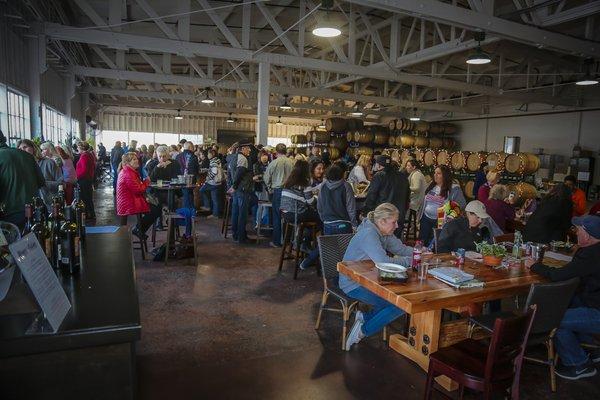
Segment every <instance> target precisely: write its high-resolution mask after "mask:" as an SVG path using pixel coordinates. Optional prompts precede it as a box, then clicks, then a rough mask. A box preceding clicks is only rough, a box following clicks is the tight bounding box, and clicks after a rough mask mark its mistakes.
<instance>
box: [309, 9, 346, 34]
mask: <svg viewBox="0 0 600 400" xmlns="http://www.w3.org/2000/svg"><path fill="white" fill-rule="evenodd" d="M321 5H322V6H323V8H324V9H325V16H324V17H323V18H321V19H320V20H319V21H318V22H317V25H316V26H315V27H314V28H313V30H312V33H313V35H315V36H319V37H325V38H332V37H336V36H340V35H341V34H342V31H341V30H340V28H339V26H338V24H336V23H334V22H332V21H331V19H330V18H329V9H330V8H331V7H333V0H323V1H322V2H321Z"/></svg>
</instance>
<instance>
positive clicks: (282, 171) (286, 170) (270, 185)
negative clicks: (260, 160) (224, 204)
mask: <svg viewBox="0 0 600 400" xmlns="http://www.w3.org/2000/svg"><path fill="white" fill-rule="evenodd" d="M275 151H276V152H277V158H276V159H275V160H274V161H273V162H271V164H269V166H268V167H267V169H266V170H265V174H264V176H263V180H264V182H265V185H266V186H267V190H268V191H269V192H271V193H273V200H272V203H273V207H272V211H273V239H272V241H271V243H269V244H270V245H271V246H272V247H281V214H280V213H279V207H281V191H282V190H283V183H284V182H285V180H286V179H287V178H288V176H290V173H291V172H292V168H294V160H292V159H291V158H288V157H286V156H285V154H286V148H285V144H283V143H279V144H277V146H275Z"/></svg>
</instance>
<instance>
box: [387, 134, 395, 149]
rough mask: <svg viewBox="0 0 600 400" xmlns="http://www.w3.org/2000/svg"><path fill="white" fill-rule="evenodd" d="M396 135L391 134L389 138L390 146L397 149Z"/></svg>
mask: <svg viewBox="0 0 600 400" xmlns="http://www.w3.org/2000/svg"><path fill="white" fill-rule="evenodd" d="M396 138H397V136H396V135H393V134H390V136H388V143H387V144H388V146H390V147H396Z"/></svg>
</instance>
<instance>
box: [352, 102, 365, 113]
mask: <svg viewBox="0 0 600 400" xmlns="http://www.w3.org/2000/svg"><path fill="white" fill-rule="evenodd" d="M350 115H352V116H353V117H362V116H363V115H364V114H363V112H362V110H361V109H360V103H359V102H357V103H356V106H355V108H354V111H352V112H351V113H350Z"/></svg>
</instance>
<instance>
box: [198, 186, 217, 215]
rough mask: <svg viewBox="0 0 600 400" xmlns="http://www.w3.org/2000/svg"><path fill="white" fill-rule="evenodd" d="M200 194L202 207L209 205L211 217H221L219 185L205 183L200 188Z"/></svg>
mask: <svg viewBox="0 0 600 400" xmlns="http://www.w3.org/2000/svg"><path fill="white" fill-rule="evenodd" d="M200 193H201V194H202V200H203V201H204V205H205V206H206V205H208V204H210V208H211V210H212V215H214V216H215V217H218V216H219V215H221V199H220V197H221V196H220V194H221V185H210V184H208V183H205V184H204V185H202V187H201V188H200Z"/></svg>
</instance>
